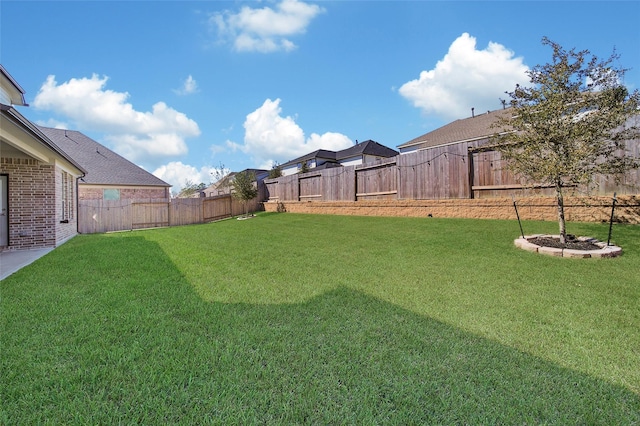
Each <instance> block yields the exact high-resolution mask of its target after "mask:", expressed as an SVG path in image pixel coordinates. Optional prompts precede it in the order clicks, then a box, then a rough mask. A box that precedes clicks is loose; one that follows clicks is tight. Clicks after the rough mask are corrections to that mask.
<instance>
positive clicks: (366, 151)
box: [336, 139, 398, 160]
mask: <svg viewBox="0 0 640 426" xmlns="http://www.w3.org/2000/svg"><path fill="white" fill-rule="evenodd" d="M356 155H375V156H378V157H387V158H388V157H395V156H396V155H398V151H396V150H395V149H391V148H389V147H386V146H384V145H382V144H379V143H378V142H376V141H372V140H371V139H369V140H366V141H364V142H360V143H358V144H356V145H354V146H352V147H349V148H347V149H343V150H342V151H338V152H336V160H342V159H345V158H349V157H355V156H356Z"/></svg>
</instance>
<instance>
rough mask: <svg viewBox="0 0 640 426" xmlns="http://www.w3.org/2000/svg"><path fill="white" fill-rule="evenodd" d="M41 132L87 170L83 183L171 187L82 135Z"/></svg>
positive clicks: (77, 133)
mask: <svg viewBox="0 0 640 426" xmlns="http://www.w3.org/2000/svg"><path fill="white" fill-rule="evenodd" d="M38 128H39V129H40V131H42V133H44V134H45V135H46V136H47V137H48V138H49V139H50V140H51V141H52V142H53V143H54V144H55V145H57V146H58V147H59V148H60V149H61V150H62V151H64V152H65V153H66V154H67V155H68V156H69V157H71V158H73V159H74V160H75V161H76V162H77V163H78V164H80V165H81V166H82V167H83V168H84V169H85V170H86V175H85V177H84V178H83V179H82V182H81V183H86V184H94V185H141V186H162V187H169V186H171V185H170V184H168V183H166V182H165V181H163V180H161V179H159V178H157V177H155V176H154V175H152V174H151V173H149V172H147V171H146V170H144V169H143V168H141V167H139V166H136V165H135V164H133V163H132V162H131V161H129V160H127V159H126V158H124V157H122V156H120V155H118V154H116V153H115V152H113V151H111V150H110V149H109V148H107V147H105V146H104V145H102V144H100V143H98V142H96V141H94V140H93V139H91V138H90V137H88V136H86V135H85V134H83V133H80V132H78V131H75V130H64V129H53V128H50V127H41V126H38Z"/></svg>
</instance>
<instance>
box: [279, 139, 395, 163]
mask: <svg viewBox="0 0 640 426" xmlns="http://www.w3.org/2000/svg"><path fill="white" fill-rule="evenodd" d="M365 154H366V155H376V156H379V157H386V158H388V157H395V156H396V155H398V151H395V150H393V149H391V148H389V147H386V146H384V145H382V144H379V143H378V142H376V141H372V140H371V139H369V140H366V141H364V142H360V143H358V144H356V145H354V146H351V147H349V148H346V149H343V150H340V151H329V150H328V149H318V150H316V151H313V152H310V153H308V154H305V155H303V156H302V157H298V158H296V159H293V160H291V161H287V162H286V163H284V164H281V165H280V167H286V166H291V165H294V164H298V163H301V162H303V161H308V160H312V159H314V158H323V159H325V160H329V161H328V162H330V161H339V160H343V159H345V158H350V157H355V156H357V155H365Z"/></svg>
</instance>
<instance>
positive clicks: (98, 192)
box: [79, 184, 169, 200]
mask: <svg viewBox="0 0 640 426" xmlns="http://www.w3.org/2000/svg"><path fill="white" fill-rule="evenodd" d="M105 188H106V189H119V190H120V199H121V200H140V199H158V198H169V191H168V189H167V188H164V187H160V188H158V187H146V188H145V187H116V186H113V187H97V186H87V185H82V184H80V189H79V197H80V199H81V200H102V199H103V190H104V189H105Z"/></svg>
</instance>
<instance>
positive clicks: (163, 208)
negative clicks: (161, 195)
mask: <svg viewBox="0 0 640 426" xmlns="http://www.w3.org/2000/svg"><path fill="white" fill-rule="evenodd" d="M169 204H170V203H169V200H164V201H161V200H160V201H148V202H139V201H134V202H132V203H131V229H143V228H158V227H163V226H169Z"/></svg>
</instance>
